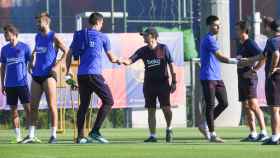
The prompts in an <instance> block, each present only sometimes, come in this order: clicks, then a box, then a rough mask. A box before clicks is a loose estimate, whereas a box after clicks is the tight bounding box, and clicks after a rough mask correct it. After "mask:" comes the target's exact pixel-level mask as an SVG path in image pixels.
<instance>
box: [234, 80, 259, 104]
mask: <svg viewBox="0 0 280 158" xmlns="http://www.w3.org/2000/svg"><path fill="white" fill-rule="evenodd" d="M257 86H258V78H257V77H256V78H244V77H242V76H238V94H239V101H241V102H243V101H246V100H248V99H252V98H257Z"/></svg>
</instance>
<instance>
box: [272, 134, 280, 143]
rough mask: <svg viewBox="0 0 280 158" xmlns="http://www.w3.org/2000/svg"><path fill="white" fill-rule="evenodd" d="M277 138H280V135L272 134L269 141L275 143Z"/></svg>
mask: <svg viewBox="0 0 280 158" xmlns="http://www.w3.org/2000/svg"><path fill="white" fill-rule="evenodd" d="M279 138H280V134H273V135H272V136H271V140H272V141H274V142H276V141H277V140H279Z"/></svg>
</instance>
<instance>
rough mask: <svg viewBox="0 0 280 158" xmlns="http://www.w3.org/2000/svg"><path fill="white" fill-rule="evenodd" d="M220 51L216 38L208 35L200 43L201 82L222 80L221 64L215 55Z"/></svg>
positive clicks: (210, 34)
mask: <svg viewBox="0 0 280 158" xmlns="http://www.w3.org/2000/svg"><path fill="white" fill-rule="evenodd" d="M219 49H220V47H219V44H218V41H217V39H216V36H215V35H213V34H212V33H208V34H206V35H205V36H204V37H203V39H202V40H201V43H200V63H201V68H200V80H222V77H221V64H220V61H219V60H218V59H217V58H216V56H215V53H216V52H217V51H218V50H219Z"/></svg>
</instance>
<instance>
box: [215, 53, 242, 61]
mask: <svg viewBox="0 0 280 158" xmlns="http://www.w3.org/2000/svg"><path fill="white" fill-rule="evenodd" d="M215 56H216V57H217V59H218V60H219V61H220V62H223V63H227V64H237V63H238V60H237V59H235V58H229V57H226V56H224V55H223V54H222V53H221V52H216V53H215Z"/></svg>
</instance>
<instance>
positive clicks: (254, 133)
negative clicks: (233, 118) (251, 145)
mask: <svg viewBox="0 0 280 158" xmlns="http://www.w3.org/2000/svg"><path fill="white" fill-rule="evenodd" d="M250 134H251V136H252V137H254V138H257V136H258V133H257V132H256V131H253V132H251V133H250Z"/></svg>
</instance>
